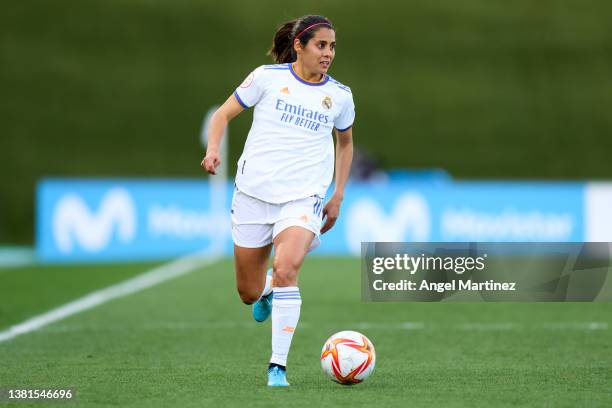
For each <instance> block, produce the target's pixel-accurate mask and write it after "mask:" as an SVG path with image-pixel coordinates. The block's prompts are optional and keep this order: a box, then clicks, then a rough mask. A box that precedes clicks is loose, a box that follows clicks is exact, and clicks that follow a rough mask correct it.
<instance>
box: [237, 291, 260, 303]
mask: <svg viewBox="0 0 612 408" xmlns="http://www.w3.org/2000/svg"><path fill="white" fill-rule="evenodd" d="M237 289H238V295H240V300H242V302H243V303H244V304H245V305H252V304H253V303H255V302H257V300H258V299H259V295H260V294H259V293H256V292H255V291H254V290H252V289H249V288H241V287H238V288H237Z"/></svg>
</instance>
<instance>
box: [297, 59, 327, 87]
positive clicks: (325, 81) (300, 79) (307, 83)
mask: <svg viewBox="0 0 612 408" xmlns="http://www.w3.org/2000/svg"><path fill="white" fill-rule="evenodd" d="M289 71H290V72H291V74H292V75H293V76H294V77H295V79H297V80H298V81H300V82H301V83H303V84H304V85H310V86H321V85H325V84H326V83H327V81H329V75H327V74H324V75H325V78H324V79H323V80H322V81H321V82H308V81H304V80H303V79H302V78H300V77H299V76H298V74H296V73H295V71H294V70H293V64H289Z"/></svg>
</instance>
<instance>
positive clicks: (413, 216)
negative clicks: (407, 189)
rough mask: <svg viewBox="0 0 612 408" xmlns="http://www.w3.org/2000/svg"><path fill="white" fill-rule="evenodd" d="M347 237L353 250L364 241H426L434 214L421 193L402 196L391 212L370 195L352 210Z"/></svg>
mask: <svg viewBox="0 0 612 408" xmlns="http://www.w3.org/2000/svg"><path fill="white" fill-rule="evenodd" d="M346 225H347V228H346V238H347V242H348V244H349V249H350V250H351V252H353V253H355V254H358V253H359V252H360V251H361V242H404V241H413V242H424V241H428V240H429V237H430V235H431V214H430V212H429V206H428V205H427V202H426V201H425V198H424V197H423V196H422V195H421V194H417V193H407V194H403V195H402V196H400V197H399V198H398V199H397V201H395V205H394V206H393V208H392V209H391V211H390V212H389V213H386V212H385V210H384V209H383V208H381V206H380V204H379V203H378V202H377V201H375V200H372V199H370V198H364V199H361V200H357V201H356V203H355V204H353V205H352V206H351V207H350V208H349V211H348V219H347V223H346Z"/></svg>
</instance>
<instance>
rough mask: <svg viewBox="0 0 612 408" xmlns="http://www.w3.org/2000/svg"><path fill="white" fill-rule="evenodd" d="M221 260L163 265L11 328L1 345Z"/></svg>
mask: <svg viewBox="0 0 612 408" xmlns="http://www.w3.org/2000/svg"><path fill="white" fill-rule="evenodd" d="M220 258H221V257H220V255H218V254H217V253H216V252H215V253H212V254H208V253H204V254H203V253H198V254H193V255H188V256H185V257H182V258H179V259H177V260H174V261H172V262H169V263H166V264H163V265H160V266H158V267H156V268H153V269H151V270H149V271H147V272H144V273H142V274H140V275H138V276H135V277H133V278H130V279H128V280H126V281H123V282H120V283H117V284H115V285H112V286H109V287H107V288H105V289H100V290H97V291H95V292H91V293H89V294H87V295H85V296H83V297H81V298H78V299H76V300H73V301H72V302H69V303H66V304H65V305H62V306H59V307H57V308H55V309H51V310H49V311H48V312H46V313H43V314H40V315H38V316H34V317H32V318H30V319H28V320H26V321H24V322H22V323H19V324H16V325H14V326H11V327H9V328H8V329H7V330H4V331H2V332H0V343H2V342H4V341H7V340H11V339H14V338H15V337H17V336H21V335H22V334H26V333H30V332H33V331H35V330H38V329H40V328H41V327H45V326H47V325H49V324H51V323H54V322H57V321H60V320H63V319H65V318H67V317H70V316H73V315H75V314H77V313H81V312H83V311H85V310H89V309H92V308H94V307H96V306H100V305H102V304H104V303H106V302H109V301H111V300H113V299H116V298H120V297H123V296H128V295H131V294H133V293H136V292H140V291H141V290H144V289H147V288H150V287H152V286H155V285H158V284H160V283H162V282H166V281H168V280H171V279H174V278H178V277H179V276H182V275H186V274H188V273H190V272H192V271H194V270H196V269H198V268H201V267H204V266H208V265H210V264H212V263H214V262H217V261H218V260H219V259H220Z"/></svg>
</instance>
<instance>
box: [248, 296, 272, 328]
mask: <svg viewBox="0 0 612 408" xmlns="http://www.w3.org/2000/svg"><path fill="white" fill-rule="evenodd" d="M273 296H274V292H270V294H269V295H266V296H262V297H260V298H259V300H258V301H257V302H255V303H254V304H253V319H255V321H256V322H260V323H261V322H263V321H265V320H266V319H267V318H268V316H270V313H272V297H273Z"/></svg>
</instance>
